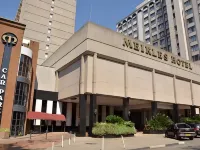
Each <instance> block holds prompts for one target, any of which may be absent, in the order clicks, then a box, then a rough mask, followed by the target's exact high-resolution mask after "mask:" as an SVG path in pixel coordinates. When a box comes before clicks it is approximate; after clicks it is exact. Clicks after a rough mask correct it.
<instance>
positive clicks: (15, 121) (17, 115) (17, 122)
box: [11, 111, 25, 136]
mask: <svg viewBox="0 0 200 150" xmlns="http://www.w3.org/2000/svg"><path fill="white" fill-rule="evenodd" d="M24 121H25V113H23V112H17V111H14V112H13V117H12V125H11V135H12V136H14V135H15V136H23V134H24Z"/></svg>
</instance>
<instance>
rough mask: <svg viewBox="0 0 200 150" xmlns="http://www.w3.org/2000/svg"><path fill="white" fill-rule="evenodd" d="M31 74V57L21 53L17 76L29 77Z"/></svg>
mask: <svg viewBox="0 0 200 150" xmlns="http://www.w3.org/2000/svg"><path fill="white" fill-rule="evenodd" d="M31 74H32V59H31V58H30V57H28V56H26V55H23V54H22V55H21V58H20V64H19V71H18V76H23V77H26V78H28V79H31Z"/></svg>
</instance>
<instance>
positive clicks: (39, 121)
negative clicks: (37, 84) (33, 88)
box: [35, 99, 42, 125]
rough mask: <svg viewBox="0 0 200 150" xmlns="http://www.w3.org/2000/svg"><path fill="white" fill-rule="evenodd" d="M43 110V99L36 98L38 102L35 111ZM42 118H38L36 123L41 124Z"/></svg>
mask: <svg viewBox="0 0 200 150" xmlns="http://www.w3.org/2000/svg"><path fill="white" fill-rule="evenodd" d="M41 111H42V100H41V99H36V104H35V112H41ZM40 123H41V120H39V119H36V121H35V125H40Z"/></svg>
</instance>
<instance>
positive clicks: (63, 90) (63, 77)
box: [58, 60, 81, 99]
mask: <svg viewBox="0 0 200 150" xmlns="http://www.w3.org/2000/svg"><path fill="white" fill-rule="evenodd" d="M80 66H81V62H80V60H79V61H77V62H76V63H74V64H72V65H70V66H69V67H67V68H65V69H64V70H62V71H60V72H59V75H58V78H59V82H58V91H59V94H58V97H59V99H64V98H66V97H70V96H74V95H78V94H79V82H80Z"/></svg>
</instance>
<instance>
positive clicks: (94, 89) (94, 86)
mask: <svg viewBox="0 0 200 150" xmlns="http://www.w3.org/2000/svg"><path fill="white" fill-rule="evenodd" d="M96 66H97V53H94V57H93V74H92V92H93V94H96V68H97V67H96Z"/></svg>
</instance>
